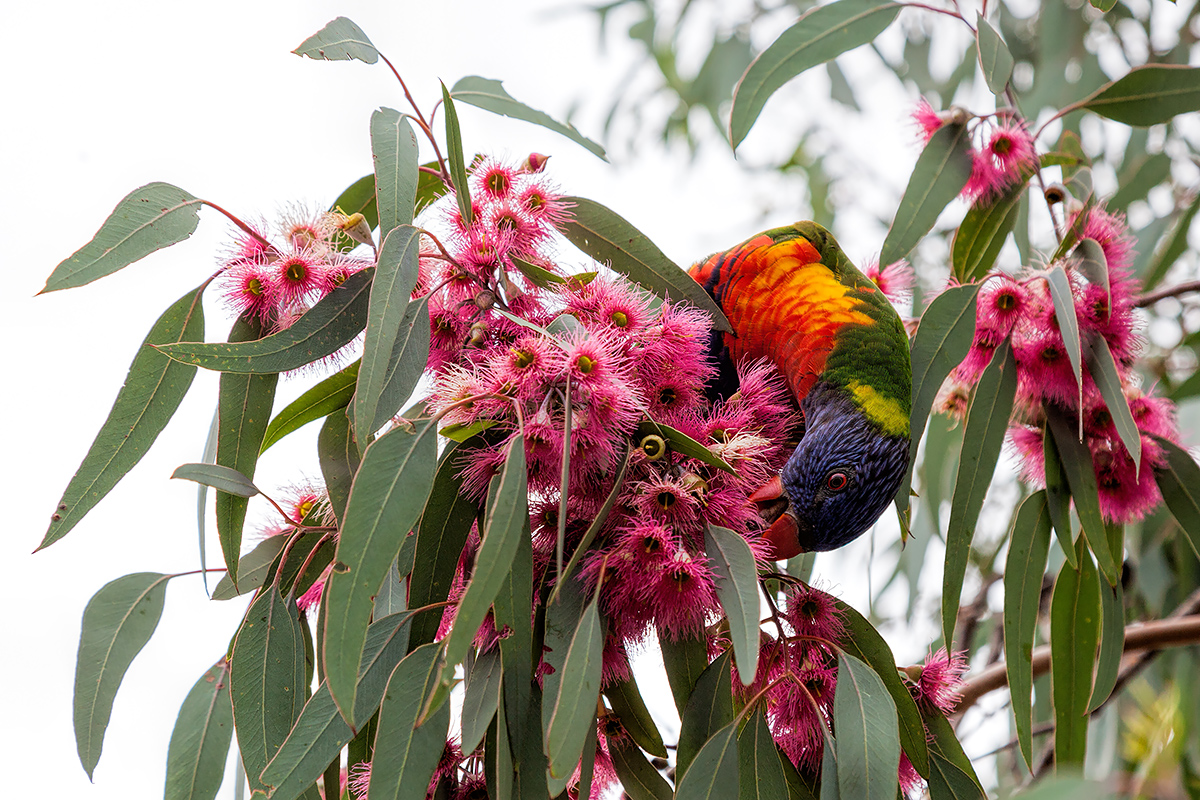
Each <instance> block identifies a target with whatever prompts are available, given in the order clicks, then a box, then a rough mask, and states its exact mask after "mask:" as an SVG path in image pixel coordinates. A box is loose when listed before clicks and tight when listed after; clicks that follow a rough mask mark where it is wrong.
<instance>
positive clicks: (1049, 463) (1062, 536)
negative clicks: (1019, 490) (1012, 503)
mask: <svg viewBox="0 0 1200 800" xmlns="http://www.w3.org/2000/svg"><path fill="white" fill-rule="evenodd" d="M1042 458H1043V462H1044V464H1045V472H1046V508H1047V509H1048V510H1049V513H1050V522H1051V523H1052V524H1053V525H1054V534H1055V536H1056V537H1058V544H1059V547H1060V548H1061V549H1062V552H1063V555H1064V556H1066V558H1067V562H1068V563H1069V564H1070V565H1071V566H1072V567H1073V568H1075V569H1079V562H1077V561H1076V560H1075V532H1074V531H1073V530H1072V528H1071V487H1069V486H1067V476H1066V474H1065V473H1064V471H1063V464H1062V457H1061V456H1059V454H1058V446H1057V445H1056V444H1054V434H1053V432H1051V430H1050V426H1049V425H1047V426H1046V430H1045V431H1044V433H1043V434H1042Z"/></svg>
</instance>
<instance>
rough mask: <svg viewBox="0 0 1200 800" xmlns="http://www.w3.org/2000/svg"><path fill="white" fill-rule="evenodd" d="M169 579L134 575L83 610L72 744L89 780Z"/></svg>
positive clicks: (120, 580) (111, 585)
mask: <svg viewBox="0 0 1200 800" xmlns="http://www.w3.org/2000/svg"><path fill="white" fill-rule="evenodd" d="M172 577H174V576H172V575H162V574H160V573H157V572H137V573H134V574H133V575H126V576H124V577H121V578H117V579H116V580H114V581H110V582H108V583H107V584H105V585H104V586H103V587H102V588H101V589H100V591H98V592H96V594H95V595H93V596H92V599H91V600H89V601H88V604H87V608H85V609H84V610H83V626H82V629H81V630H80V633H79V655H78V657H77V659H76V662H75V700H74V703H73V706H74V715H75V745H76V748H77V749H78V751H79V761H80V763H82V764H83V768H84V770H85V771H86V772H87V774H88V778H91V777H92V773H93V772H94V771H95V769H96V763H97V762H98V761H100V750H101V748H103V746H104V731H105V730H106V729H107V728H108V720H109V717H110V716H111V715H112V705H113V699H114V698H115V697H116V696H117V689H119V688H120V687H121V681H122V680H123V679H124V677H125V671H126V670H128V669H129V665H130V664H132V663H133V659H134V658H135V657H136V656H137V654H138V653H140V652H141V651H142V648H143V647H145V646H146V642H148V641H150V637H151V636H152V635H153V634H154V629H155V628H157V627H158V620H159V618H160V617H161V616H162V610H163V601H164V600H165V599H166V582H167V581H169V580H170V579H171V578H172Z"/></svg>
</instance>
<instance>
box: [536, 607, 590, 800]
mask: <svg viewBox="0 0 1200 800" xmlns="http://www.w3.org/2000/svg"><path fill="white" fill-rule="evenodd" d="M603 650H604V623H603V621H602V620H601V619H600V612H599V611H598V610H597V608H596V601H595V600H593V601H592V602H591V603H588V605H587V607H586V608H584V610H583V616H582V617H580V619H579V626H578V627H577V628H576V629H575V635H574V636H573V637H572V638H571V647H570V649H569V650H568V651H567V659H566V662H565V663H564V664H563V670H562V679H561V680H560V681H559V683H558V697H557V698H556V699H555V702H554V711H553V713H552V715H551V717H550V725H549V726H548V727H547V728H546V755H547V756H549V757H550V775H551V776H552V777H555V778H570V777H571V773H572V772H574V771H575V766H576V765H577V764H578V763H579V758H580V756H581V755H583V744H584V741H585V740H586V739H587V733H588V729H589V728H594V727H595V726H596V697H597V695H599V693H600V666H601V655H602V652H603Z"/></svg>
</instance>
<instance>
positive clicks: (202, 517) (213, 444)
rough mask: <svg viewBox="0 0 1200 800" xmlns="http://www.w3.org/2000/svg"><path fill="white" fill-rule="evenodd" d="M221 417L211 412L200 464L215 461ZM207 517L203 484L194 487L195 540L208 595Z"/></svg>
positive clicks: (202, 578) (205, 487)
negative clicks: (205, 530)
mask: <svg viewBox="0 0 1200 800" xmlns="http://www.w3.org/2000/svg"><path fill="white" fill-rule="evenodd" d="M220 422H221V415H220V413H219V411H217V410H214V411H213V418H212V422H210V423H209V424H208V436H206V437H205V440H204V455H203V456H202V457H201V458H202V461H201V463H204V464H214V463H216V461H217V431H218V429H219V428H220ZM207 516H208V487H207V486H205V485H204V484H203V483H201V484H199V485H198V486H197V487H196V538H197V544H198V545H199V548H198V549H199V551H200V553H199V555H200V579H201V581H202V582H203V583H204V592H205V594H208V553H207V550H208V548H207V547H206V539H205V536H204V529H205V522H206V518H207Z"/></svg>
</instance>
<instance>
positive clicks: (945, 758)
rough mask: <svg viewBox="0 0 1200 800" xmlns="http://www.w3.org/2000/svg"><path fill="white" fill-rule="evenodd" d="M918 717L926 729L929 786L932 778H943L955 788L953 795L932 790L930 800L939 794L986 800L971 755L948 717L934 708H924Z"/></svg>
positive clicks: (932, 782) (931, 784) (939, 779)
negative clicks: (966, 751)
mask: <svg viewBox="0 0 1200 800" xmlns="http://www.w3.org/2000/svg"><path fill="white" fill-rule="evenodd" d="M921 717H922V719H923V720H924V721H925V728H926V730H928V731H929V782H930V786H933V785H934V784H935V778H936V779H938V781H939V782H941V781H942V779H945V782H946V783H948V784H949V785H950V786H951V787H952V788H953V789H954V790H955V791H954V794H953V795H942V794H940V793H935V794H934V795H933V800H941V798H942V797H954V798H972V800H974V798H978V800H986V798H987V793H986V792H984V791H983V789H982V788H981V787H980V783H979V776H978V775H976V774H975V769H974V768H973V767H972V766H971V759H969V758H967V754H966V753H964V752H963V749H962V744H960V743H959V741H958V735H957V734H956V733H955V731H954V728H953V726H951V725H950V721H949V720H948V719H946V718H945V717H944V716H942V712H940V711H938V710H937V709H928V710H923V711H922V714H921ZM950 767H953V768H954V769H950Z"/></svg>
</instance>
